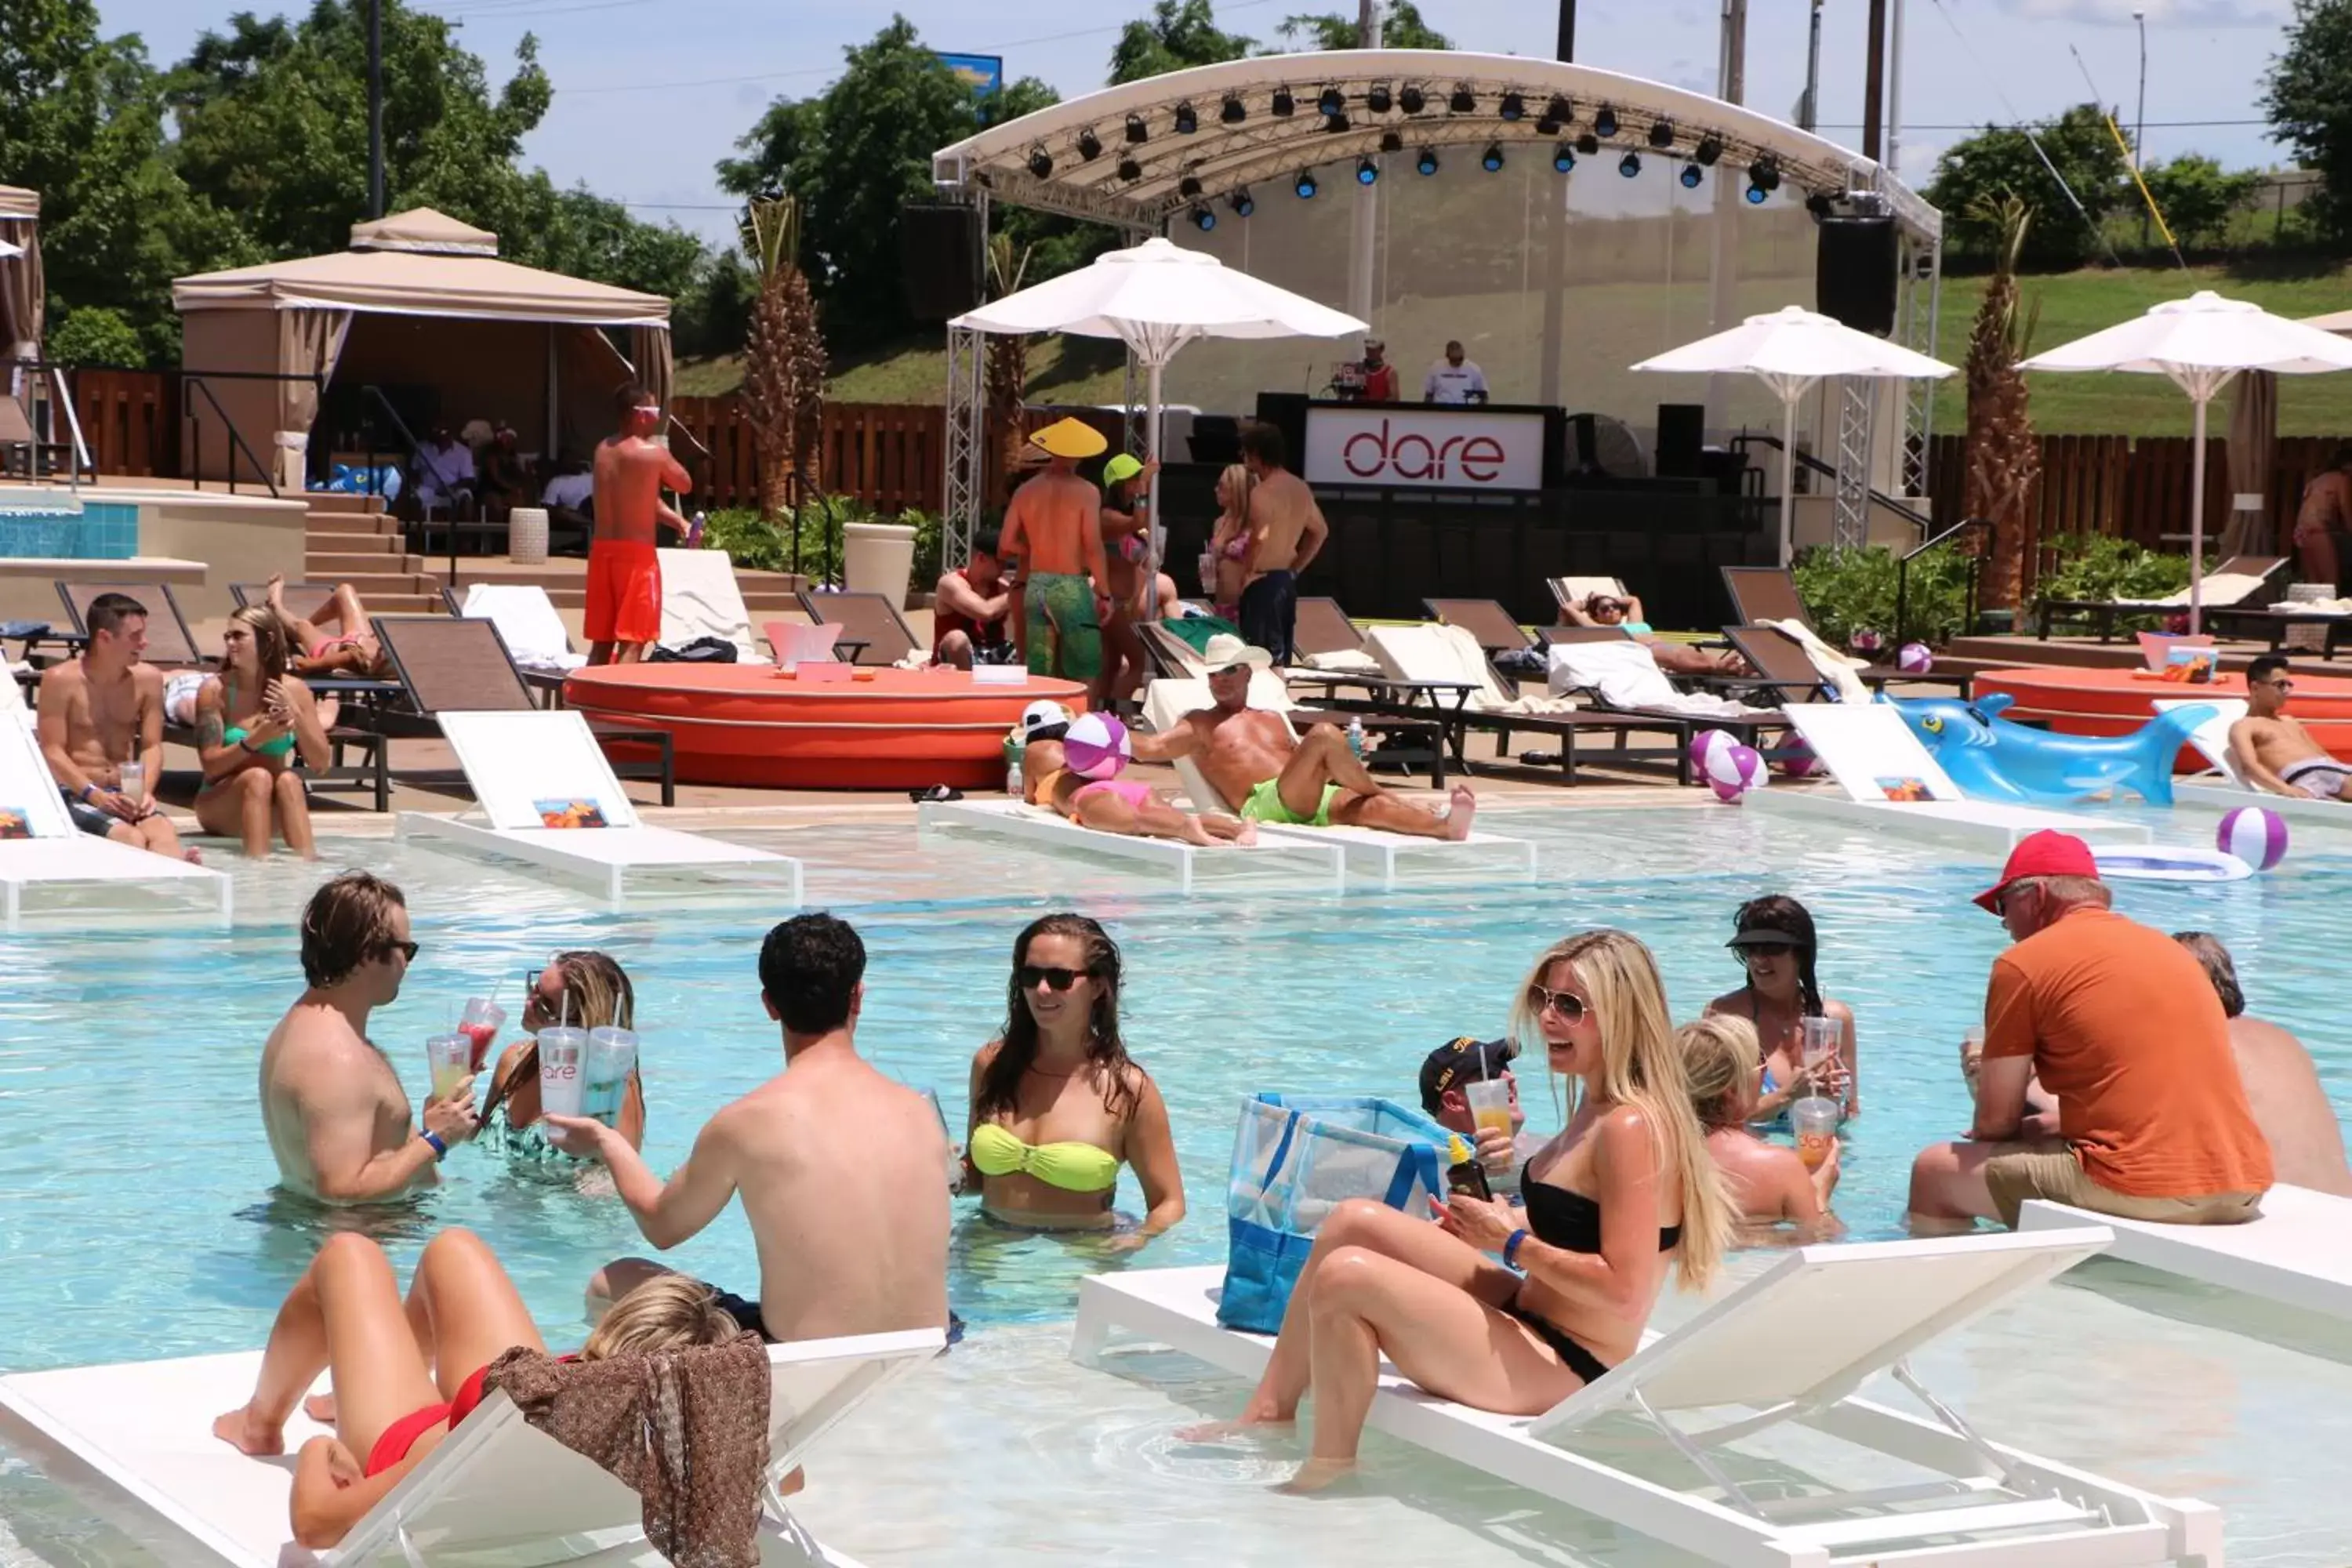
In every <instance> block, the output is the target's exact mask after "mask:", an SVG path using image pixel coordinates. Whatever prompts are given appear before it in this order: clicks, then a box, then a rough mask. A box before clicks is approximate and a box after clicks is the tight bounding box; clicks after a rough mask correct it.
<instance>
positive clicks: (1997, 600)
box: [1961, 194, 2042, 610]
mask: <svg viewBox="0 0 2352 1568" xmlns="http://www.w3.org/2000/svg"><path fill="white" fill-rule="evenodd" d="M1979 212H1980V214H1981V216H1983V217H1984V218H1985V219H1986V220H1987V221H1989V222H1990V223H1991V224H1993V225H1994V226H1996V227H1997V229H1998V231H1999V233H2000V250H1999V251H1998V252H1997V253H1996V256H1995V259H1994V267H1993V274H1992V282H1991V284H1990V286H1989V287H1988V288H1987V289H1985V297H1984V303H1983V304H1982V305H1980V306H1979V307H1978V309H1977V320H1976V325H1975V326H1974V327H1972V328H1970V329H1969V359H1968V385H1969V420H1968V474H1967V482H1966V484H1965V485H1964V486H1963V489H1962V492H1961V505H1962V510H1963V511H1964V512H1965V513H1966V515H1968V516H1969V517H1981V518H1984V519H1987V520H1988V521H1990V522H1991V524H1992V555H1991V558H1990V562H1989V563H1988V564H1987V570H1986V572H1985V575H1984V581H1983V583H1982V584H1981V589H1982V593H1981V600H1982V603H1983V605H1984V606H1985V607H1986V608H1987V609H2008V610H2013V609H2017V608H2019V607H2020V602H2021V600H2022V598H2023V597H2024V593H2025V533H2026V522H2027V519H2028V518H2029V517H2030V516H2031V515H2032V507H2033V499H2034V489H2035V488H2036V487H2037V486H2038V485H2039V484H2040V483H2041V480H2042V445H2041V442H2040V441H2039V439H2038V438H2036V437H2035V436H2034V434H2033V416H2032V411H2031V409H2029V407H2028V406H2027V402H2026V386H2025V374H2024V372H2022V371H2021V370H2019V369H2018V368H2017V366H2018V362H2019V361H2020V360H2021V359H2023V358H2024V357H2025V355H2026V349H2027V345H2028V344H2029V343H2030V342H2032V338H2033V329H2034V325H2035V323H2036V321H2037V319H2038V318H2039V317H2040V315H2041V307H2040V305H2039V304H2038V303H2037V304H2035V305H2034V306H2032V307H2031V308H2027V309H2022V310H2021V300H2020V297H2019V293H2018V288H2017V258H2018V253H2019V252H2020V251H2021V250H2022V249H2023V248H2024V247H2025V236H2026V231H2027V230H2028V229H2030V228H2031V227H2032V224H2033V208H2032V206H2031V205H2028V204H2027V203H2025V202H2024V201H2022V200H2021V199H2020V198H2018V197H2017V196H2015V195H2006V194H2004V195H2002V196H2001V197H2000V198H1999V199H1998V200H1989V201H1987V202H1985V203H1983V204H1982V205H1981V206H1980V207H1979Z"/></svg>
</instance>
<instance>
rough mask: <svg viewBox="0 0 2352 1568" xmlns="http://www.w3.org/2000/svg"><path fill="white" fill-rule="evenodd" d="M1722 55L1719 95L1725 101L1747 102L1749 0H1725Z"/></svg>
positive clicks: (1718, 71)
mask: <svg viewBox="0 0 2352 1568" xmlns="http://www.w3.org/2000/svg"><path fill="white" fill-rule="evenodd" d="M1722 31H1723V39H1722V46H1721V49H1722V58H1721V59H1720V61H1719V62H1718V68H1717V81H1716V96H1717V97H1718V98H1720V99H1722V100H1723V101H1724V102H1726V103H1745V102H1747V101H1748V0H1723V22H1722Z"/></svg>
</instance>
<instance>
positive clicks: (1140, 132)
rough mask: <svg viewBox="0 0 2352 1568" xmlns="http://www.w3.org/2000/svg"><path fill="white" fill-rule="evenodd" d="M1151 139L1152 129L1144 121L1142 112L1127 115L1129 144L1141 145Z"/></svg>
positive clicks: (1131, 145)
mask: <svg viewBox="0 0 2352 1568" xmlns="http://www.w3.org/2000/svg"><path fill="white" fill-rule="evenodd" d="M1150 140H1151V131H1150V127H1148V126H1146V125H1145V124H1144V123H1143V116H1141V115H1140V114H1130V115H1129V116H1128V117H1127V143H1128V145H1129V146H1130V147H1140V146H1141V145H1143V143H1145V142H1149V141H1150Z"/></svg>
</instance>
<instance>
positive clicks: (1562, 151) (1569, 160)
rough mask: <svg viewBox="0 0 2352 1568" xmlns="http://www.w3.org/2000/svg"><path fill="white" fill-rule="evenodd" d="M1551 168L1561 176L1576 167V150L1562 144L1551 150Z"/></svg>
mask: <svg viewBox="0 0 2352 1568" xmlns="http://www.w3.org/2000/svg"><path fill="white" fill-rule="evenodd" d="M1551 166H1552V167H1553V168H1555V169H1558V170H1559V172H1560V173H1561V174H1567V173H1568V172H1569V171H1570V169H1573V168H1575V167H1576V149H1575V148H1573V147H1570V145H1569V144H1568V143H1567V142H1561V143H1560V144H1559V146H1557V147H1555V148H1553V149H1552V150H1551Z"/></svg>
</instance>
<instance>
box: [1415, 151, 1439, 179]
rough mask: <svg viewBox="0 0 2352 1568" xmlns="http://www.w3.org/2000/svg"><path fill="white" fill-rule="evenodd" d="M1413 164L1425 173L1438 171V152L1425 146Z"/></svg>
mask: <svg viewBox="0 0 2352 1568" xmlns="http://www.w3.org/2000/svg"><path fill="white" fill-rule="evenodd" d="M1412 166H1413V167H1414V168H1416V169H1418V170H1420V171H1421V172H1422V173H1423V174H1435V173H1437V154H1436V153H1433V152H1431V151H1430V150H1429V149H1428V148H1426V147H1423V149H1422V150H1421V156H1420V157H1418V158H1415V159H1414V160H1413V161H1412Z"/></svg>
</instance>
